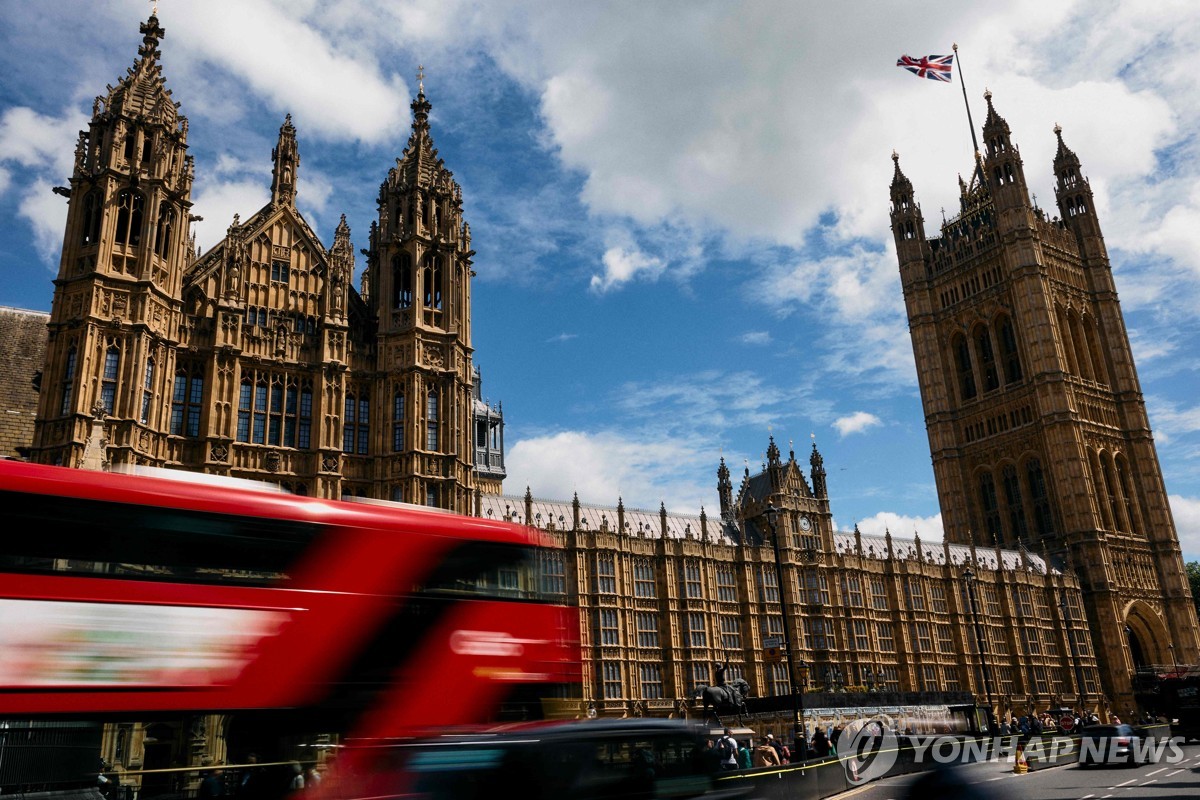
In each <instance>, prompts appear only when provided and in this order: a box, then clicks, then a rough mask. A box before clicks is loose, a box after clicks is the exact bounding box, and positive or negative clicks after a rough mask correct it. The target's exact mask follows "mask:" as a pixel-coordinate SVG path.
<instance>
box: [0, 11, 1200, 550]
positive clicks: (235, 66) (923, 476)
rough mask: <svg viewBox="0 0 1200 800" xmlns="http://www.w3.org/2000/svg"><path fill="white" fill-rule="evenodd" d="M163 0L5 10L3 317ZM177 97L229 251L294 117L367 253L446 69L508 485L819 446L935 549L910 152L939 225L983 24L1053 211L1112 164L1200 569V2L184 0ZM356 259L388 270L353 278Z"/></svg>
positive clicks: (1117, 222)
mask: <svg viewBox="0 0 1200 800" xmlns="http://www.w3.org/2000/svg"><path fill="white" fill-rule="evenodd" d="M148 11H149V4H148V3H146V2H139V1H137V0H128V2H126V1H125V0H119V1H117V0H114V1H113V2H108V3H95V2H85V0H56V2H54V3H5V4H3V6H0V22H2V23H3V24H2V25H0V71H2V73H3V74H4V75H5V79H4V84H3V90H2V91H0V219H3V220H5V222H4V223H3V224H2V225H0V270H3V273H2V274H3V282H2V284H0V304H3V305H9V306H16V307H20V308H30V309H41V310H49V307H50V301H51V297H52V292H53V287H52V284H51V280H52V279H53V277H54V274H55V271H56V265H57V258H58V251H59V247H60V245H61V237H62V228H63V221H64V219H65V213H66V204H65V201H64V200H63V199H62V198H60V197H57V196H55V195H54V194H53V193H52V192H51V191H50V190H51V188H52V187H53V186H56V185H62V184H65V183H66V181H67V178H68V177H69V173H70V165H71V157H72V151H73V147H74V142H75V136H76V132H77V131H78V130H79V129H80V128H82V127H84V125H85V124H86V120H87V118H88V116H89V114H90V109H91V102H92V98H93V97H94V96H95V95H97V94H101V93H103V91H104V87H105V84H107V83H111V82H115V81H116V80H117V79H118V78H119V76H121V75H123V74H124V70H125V69H126V67H128V66H129V65H130V64H131V63H132V61H133V59H134V57H135V54H136V50H137V46H138V44H139V42H140V36H139V34H138V24H139V23H140V22H141V21H143V20H144V19H145V17H146V16H147V14H148ZM159 19H160V22H161V24H162V25H163V27H164V28H165V29H166V31H167V35H166V38H165V39H164V41H163V45H162V51H163V57H162V61H163V64H164V71H165V75H166V77H167V85H168V87H170V88H171V89H172V90H173V92H174V97H175V99H176V100H177V101H179V102H180V103H181V111H182V113H184V114H185V115H187V116H188V118H189V120H190V123H191V127H190V133H189V145H190V150H191V152H192V154H193V155H194V156H195V158H196V184H195V189H194V191H193V195H192V199H193V201H194V203H195V209H194V211H195V213H198V214H200V215H202V216H204V218H205V219H204V221H203V222H202V223H199V224H198V225H197V226H196V228H195V231H196V234H197V239H198V242H199V243H200V244H201V246H202V247H204V248H205V249H207V247H209V246H211V245H212V244H214V243H215V242H216V241H217V239H218V238H219V236H220V235H221V234H222V233H223V231H224V230H225V228H226V227H227V226H228V224H229V222H230V221H231V219H232V216H233V214H234V213H235V212H238V213H240V214H241V215H242V217H243V218H245V217H246V216H247V215H248V214H250V213H252V212H254V211H255V210H257V209H258V208H259V207H261V206H262V205H263V204H264V203H265V202H266V200H267V199H268V196H269V185H270V154H271V147H272V146H273V144H274V141H275V137H276V134H277V131H278V128H279V125H280V123H281V121H282V119H283V117H284V115H285V114H286V113H291V114H292V116H293V120H294V122H295V125H296V128H297V131H298V137H299V142H300V153H301V166H300V173H299V177H300V184H299V199H298V204H299V206H300V208H301V210H302V211H303V212H304V213H305V215H306V216H307V218H308V220H309V221H310V223H312V225H313V227H314V228H315V229H316V230H317V231H318V232H319V234H320V235H321V236H322V237H323V238H324V239H325V241H326V242H327V243H329V242H330V241H331V240H332V234H333V228H334V226H335V225H336V223H337V220H338V217H339V215H340V214H342V213H345V214H346V216H347V219H348V221H349V223H350V225H351V228H352V232H353V233H352V238H353V240H354V242H355V246H356V248H357V247H362V246H364V245H365V244H366V232H367V229H368V226H369V224H370V221H371V219H372V218H373V215H374V205H375V204H374V201H375V197H376V195H377V192H378V187H379V183H380V182H381V181H382V180H383V178H384V176H385V175H386V172H387V169H388V167H389V166H390V165H391V164H392V163H393V159H394V158H395V157H396V156H398V155H399V154H400V152H401V151H402V149H403V147H404V144H405V141H406V140H407V135H408V130H409V125H410V112H409V108H408V104H409V101H410V99H411V96H412V94H413V92H414V91H415V89H416V85H415V84H416V80H415V72H416V67H417V65H418V63H421V64H424V66H425V69H426V73H427V77H426V80H425V86H426V91H427V94H428V97H429V99H430V100H431V102H432V103H433V116H432V124H433V135H434V142H435V145H436V146H437V147H438V148H439V149H440V153H441V155H442V156H443V157H444V158H445V160H446V163H447V165H448V166H449V168H450V169H451V170H453V171H454V173H455V177H456V178H457V180H458V181H459V182H460V184H461V185H462V187H463V194H464V205H465V216H466V219H467V221H468V222H469V223H470V225H471V229H472V235H473V244H474V246H475V248H476V250H477V251H478V255H477V256H476V271H477V272H478V277H477V278H476V279H475V284H474V323H475V325H474V345H475V347H476V360H477V363H478V364H479V365H480V366H481V368H482V369H483V375H484V392H485V394H486V396H487V397H488V398H489V399H490V400H492V401H493V402H495V401H502V402H503V404H504V409H505V416H506V421H507V425H508V427H507V444H508V466H509V474H510V478H509V480H508V482H507V483H506V484H505V488H506V491H508V492H509V493H522V492H523V491H524V488H525V486H526V485H529V486H530V487H531V488H532V490H533V492H534V494H535V495H537V496H539V497H545V498H569V497H570V496H571V494H572V492H576V491H577V492H578V493H579V495H580V497H581V498H582V499H584V500H585V501H588V502H593V503H611V504H615V503H616V501H617V498H618V496H621V497H623V498H624V500H625V503H626V504H627V505H632V506H642V507H652V508H657V506H658V504H659V502H665V503H666V505H667V507H668V508H670V509H672V510H675V511H680V512H691V513H695V512H696V511H698V510H699V507H700V506H701V505H703V506H705V507H706V508H707V509H709V510H710V511H712V510H713V509H714V507H715V506H716V493H715V480H716V478H715V470H716V466H717V461H718V459H719V458H720V457H721V456H722V455H724V457H725V459H726V461H727V462H728V463H729V464H730V468H731V469H732V470H733V471H734V473H735V475H737V474H739V473H740V472H741V470H742V469H743V467H744V465H746V464H749V466H750V468H751V470H752V471H756V470H757V469H758V468H759V465H760V464H761V462H762V460H763V458H764V451H765V449H766V446H767V437H768V435H769V434H774V436H775V438H776V440H777V442H778V443H779V444H780V446H781V447H782V448H783V449H784V450H785V451H786V448H787V445H788V442H789V441H793V440H794V442H795V447H796V450H797V455H798V456H799V457H801V458H803V459H804V460H805V462H806V461H807V453H808V449H809V442H810V438H809V437H810V435H815V437H816V441H817V442H818V444H819V446H820V447H821V450H822V452H823V453H824V455H825V463H826V467H827V469H828V470H829V485H830V492H831V499H832V505H833V511H834V515H835V518H836V520H837V522H838V523H839V525H840V526H842V527H844V528H848V527H850V526H852V525H853V524H854V523H855V522H856V521H857V522H858V523H859V524H860V526H861V527H862V528H863V530H864V531H865V532H882V530H883V527H884V525H890V527H891V529H892V531H893V532H895V533H899V534H904V535H911V533H912V532H913V531H914V530H918V531H919V532H920V533H921V535H922V537H928V538H937V537H939V536H940V518H939V517H938V508H937V497H936V492H935V489H934V483H933V473H932V470H931V468H930V459H929V447H928V440H927V438H926V434H925V429H924V424H923V421H922V414H921V406H920V399H919V397H918V393H917V384H916V373H915V369H914V366H913V359H912V349H911V345H910V342H909V338H908V333H907V328H906V325H905V320H904V312H903V303H902V298H901V293H900V283H899V278H898V272H897V268H896V261H895V254H894V250H893V247H892V243H891V233H890V230H889V228H888V217H887V213H888V184H889V183H890V180H891V174H892V162H891V157H890V156H891V152H892V150H893V148H894V149H896V150H897V151H899V152H900V155H901V164H902V166H903V168H904V170H905V172H906V174H907V175H908V176H909V178H911V179H912V181H913V183H914V185H915V188H916V192H917V198H918V201H919V202H921V204H922V206H923V208H924V211H925V216H926V220H927V222H928V223H929V226H930V229H931V232H932V229H933V228H934V227H935V226H936V223H937V220H938V219H940V212H939V209H941V208H945V209H947V213H948V214H952V213H953V209H954V208H956V204H957V194H958V188H957V186H958V184H957V175H958V173H960V172H963V173H967V172H969V170H970V166H971V144H970V136H969V132H968V130H967V124H966V120H965V115H964V111H963V102H962V93H961V91H960V89H959V87H958V83H957V76H956V82H955V83H954V84H952V85H951V84H940V83H935V82H932V81H923V80H919V79H917V78H915V77H913V76H911V75H910V74H908V73H907V72H904V71H903V70H900V69H898V68H897V67H895V66H894V65H895V61H896V58H897V57H898V56H900V55H901V54H902V53H907V54H910V55H914V56H919V55H925V54H929V53H945V52H948V51H949V48H950V45H951V43H952V42H957V43H958V44H959V47H960V55H961V57H962V59H964V60H965V69H966V72H965V77H966V79H967V88H968V91H969V93H970V96H971V102H972V109H973V112H974V115H975V119H976V121H977V122H980V123H981V122H982V119H983V111H984V104H983V101H982V94H983V91H984V88H985V87H987V88H989V89H990V90H991V91H992V92H993V94H994V102H995V104H996V107H997V109H998V111H999V112H1000V113H1001V114H1002V115H1004V116H1005V117H1006V118H1007V119H1008V121H1009V123H1010V125H1011V127H1012V129H1013V138H1014V140H1015V141H1016V142H1017V144H1018V145H1019V146H1020V148H1021V152H1022V155H1023V157H1024V159H1025V172H1026V176H1027V178H1028V180H1029V182H1030V184H1031V189H1032V191H1033V192H1035V193H1036V194H1037V195H1038V198H1039V203H1040V204H1041V205H1043V206H1044V207H1052V206H1053V200H1052V198H1053V175H1052V170H1051V159H1052V157H1053V152H1054V146H1055V140H1054V135H1053V133H1052V128H1053V126H1054V125H1055V124H1056V123H1058V124H1061V125H1062V126H1063V129H1064V136H1065V138H1066V141H1067V143H1068V144H1069V145H1070V146H1071V147H1072V148H1073V149H1074V150H1075V152H1076V153H1078V155H1079V156H1080V158H1081V160H1082V161H1083V167H1084V171H1085V173H1086V174H1087V175H1088V177H1089V178H1090V180H1091V183H1092V186H1093V188H1094V190H1095V192H1096V195H1097V206H1098V209H1099V212H1100V215H1101V216H1100V219H1101V224H1102V226H1103V229H1104V232H1105V234H1106V238H1107V242H1108V245H1109V252H1110V255H1111V257H1112V261H1113V264H1114V268H1115V271H1116V279H1117V287H1118V290H1119V292H1120V295H1121V300H1122V305H1123V308H1124V310H1125V314H1126V322H1127V325H1128V327H1129V332H1130V336H1131V339H1132V341H1133V346H1134V351H1135V356H1136V358H1137V360H1138V369H1139V372H1140V376H1141V380H1142V388H1143V391H1144V393H1145V396H1146V400H1147V404H1148V408H1149V413H1150V419H1151V423H1152V425H1153V427H1154V429H1155V437H1156V440H1157V442H1158V448H1159V457H1160V459H1161V461H1162V466H1163V471H1164V474H1165V478H1166V483H1167V490H1168V493H1169V495H1170V498H1171V504H1172V508H1173V510H1174V513H1175V519H1176V523H1177V525H1178V527H1179V529H1180V537H1181V540H1182V542H1183V548H1184V552H1185V554H1186V555H1188V556H1189V557H1191V558H1196V557H1200V461H1198V460H1197V458H1196V455H1197V451H1198V450H1200V401H1198V400H1197V398H1196V394H1197V392H1196V389H1197V388H1198V385H1200V382H1198V380H1197V369H1198V366H1200V359H1198V357H1197V353H1198V348H1197V345H1198V344H1200V325H1198V324H1197V317H1196V313H1195V309H1196V308H1197V300H1200V189H1197V186H1200V183H1198V181H1197V178H1198V177H1200V176H1198V173H1200V160H1198V159H1197V157H1196V156H1197V147H1198V140H1197V134H1196V131H1198V130H1200V125H1198V124H1197V123H1200V119H1198V117H1200V85H1198V83H1197V80H1198V78H1197V76H1200V6H1196V4H1195V3H1194V2H1173V3H1172V2H1153V3H1151V2H1145V3H1142V2H1088V3H1082V2H1056V3H1045V2H1040V1H1039V2H1009V3H1001V4H998V3H965V2H964V3H952V4H946V3H934V2H919V1H916V0H914V1H913V2H905V3H892V4H880V3H877V2H843V3H837V4H829V3H821V4H818V3H809V2H779V3H769V2H754V3H749V2H747V3H727V2H716V1H714V2H695V1H689V2H655V3H645V2H627V3H622V2H610V3H589V4H582V3H572V2H546V3H538V2H502V1H500V0H495V1H490V2H486V3H484V2H480V3H473V2H465V1H464V0H431V1H429V2H425V1H424V0H422V1H420V2H365V0H333V1H329V2H317V0H291V1H290V2H284V0H277V1H275V2H272V0H237V1H236V2H232V1H230V2H212V1H209V0H206V2H200V1H199V0H190V1H189V0H163V2H162V3H161V6H160V9H159ZM358 267H359V268H360V269H361V263H360V264H359V265H358Z"/></svg>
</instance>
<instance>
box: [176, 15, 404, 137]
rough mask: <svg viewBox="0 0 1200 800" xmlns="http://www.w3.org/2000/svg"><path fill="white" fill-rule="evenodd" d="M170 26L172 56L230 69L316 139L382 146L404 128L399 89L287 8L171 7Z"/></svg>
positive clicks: (367, 59)
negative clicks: (292, 116) (353, 140)
mask: <svg viewBox="0 0 1200 800" xmlns="http://www.w3.org/2000/svg"><path fill="white" fill-rule="evenodd" d="M169 20H170V27H171V30H170V33H171V34H172V37H173V38H172V42H173V46H174V47H176V48H178V50H177V51H176V52H178V53H179V54H180V55H182V56H184V57H188V56H190V57H191V58H194V59H197V60H199V61H202V62H207V63H209V64H212V65H214V66H219V67H220V68H221V69H223V70H227V71H228V72H230V73H232V74H233V75H235V76H237V78H238V79H239V80H240V81H241V82H242V83H243V85H245V86H247V87H249V88H250V89H251V90H252V91H253V92H254V93H255V94H257V95H258V96H259V97H261V98H263V99H264V100H266V101H267V102H269V103H270V104H271V106H272V107H273V108H275V109H276V110H277V111H279V112H280V113H282V112H285V111H290V112H292V113H293V114H294V115H295V116H296V118H297V121H298V122H303V124H304V126H305V127H306V128H307V129H310V130H312V131H313V132H314V133H316V134H317V135H319V136H323V137H326V138H331V139H357V140H362V141H367V142H379V141H384V140H386V139H388V138H390V137H392V136H394V135H395V132H396V130H397V129H398V128H399V129H401V130H403V128H405V127H407V118H408V113H407V112H408V96H407V90H406V88H405V85H404V82H403V81H402V80H400V79H399V78H398V77H397V76H394V75H392V76H384V75H383V74H381V72H380V69H379V65H378V64H376V63H375V61H374V60H373V58H372V57H371V56H370V55H369V54H367V53H363V52H352V51H351V50H350V49H349V48H350V47H351V46H352V44H351V43H349V42H347V41H346V40H343V39H339V38H336V37H331V36H327V35H326V34H325V33H324V32H323V31H321V30H320V28H319V27H318V26H317V25H316V24H315V23H314V24H310V23H308V22H305V21H301V20H300V19H297V17H296V16H295V15H294V14H293V13H292V12H291V9H289V8H288V7H286V5H276V4H274V3H271V2H267V0H210V2H206V3H195V4H187V3H182V4H177V5H174V6H172V7H171V10H170V14H169Z"/></svg>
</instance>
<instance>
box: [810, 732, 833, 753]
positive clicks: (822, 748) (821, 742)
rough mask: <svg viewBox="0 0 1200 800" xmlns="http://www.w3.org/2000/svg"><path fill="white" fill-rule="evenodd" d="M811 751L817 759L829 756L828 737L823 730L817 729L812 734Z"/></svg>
mask: <svg viewBox="0 0 1200 800" xmlns="http://www.w3.org/2000/svg"><path fill="white" fill-rule="evenodd" d="M812 749H813V753H814V754H815V755H816V756H817V758H825V757H826V756H828V755H829V737H827V736H826V735H825V729H824V728H817V732H816V733H814V734H813V740H812Z"/></svg>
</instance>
